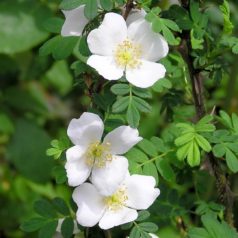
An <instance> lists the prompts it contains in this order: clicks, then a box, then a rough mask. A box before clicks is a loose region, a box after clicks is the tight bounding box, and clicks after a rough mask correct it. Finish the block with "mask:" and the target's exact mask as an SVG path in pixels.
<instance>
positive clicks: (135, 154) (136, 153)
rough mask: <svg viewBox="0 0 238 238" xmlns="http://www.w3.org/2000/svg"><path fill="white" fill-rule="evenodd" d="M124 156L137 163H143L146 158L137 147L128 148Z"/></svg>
mask: <svg viewBox="0 0 238 238" xmlns="http://www.w3.org/2000/svg"><path fill="white" fill-rule="evenodd" d="M126 158H127V159H128V160H131V161H134V162H137V163H144V162H145V161H147V160H148V157H147V155H146V154H145V153H143V152H142V151H141V150H138V149H137V148H132V149H130V150H129V151H128V152H127V153H126Z"/></svg>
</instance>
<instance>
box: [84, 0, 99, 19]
mask: <svg viewBox="0 0 238 238" xmlns="http://www.w3.org/2000/svg"><path fill="white" fill-rule="evenodd" d="M97 10H98V3H97V0H87V1H86V5H85V8H84V15H85V16H86V17H87V18H88V19H89V20H92V19H93V18H94V17H96V16H97Z"/></svg>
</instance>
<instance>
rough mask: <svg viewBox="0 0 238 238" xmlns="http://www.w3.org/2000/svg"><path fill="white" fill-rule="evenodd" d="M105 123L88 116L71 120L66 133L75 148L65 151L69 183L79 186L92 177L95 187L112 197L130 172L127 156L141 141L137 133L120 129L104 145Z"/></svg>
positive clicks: (92, 115)
mask: <svg viewBox="0 0 238 238" xmlns="http://www.w3.org/2000/svg"><path fill="white" fill-rule="evenodd" d="M103 130H104V125H103V121H102V120H101V118H100V117H99V116H98V115H97V114H94V113H88V112H85V113H83V114H82V115H81V117H80V118H79V119H73V120H71V122H70V124H69V127H68V130H67V133H68V136H69V138H70V139H71V141H72V142H73V144H74V145H75V146H73V147H71V148H69V149H68V150H67V151H66V158H67V162H66V164H65V168H66V172H67V177H68V183H69V185H70V186H78V185H80V184H82V183H84V182H85V181H86V180H87V178H88V177H89V176H90V175H91V181H92V183H93V184H94V185H95V186H96V187H97V189H98V190H99V191H100V192H101V193H102V194H104V195H110V194H112V193H113V192H114V191H115V190H116V188H117V187H118V185H119V184H120V183H121V181H122V180H123V179H124V178H125V176H126V174H127V171H128V161H127V159H126V158H125V157H124V156H120V155H122V154H124V153H126V152H127V151H128V150H129V149H130V148H131V147H133V146H134V145H135V144H137V143H138V142H139V141H140V140H142V138H141V137H139V135H138V130H137V129H133V128H131V127H130V126H120V127H118V128H116V129H114V130H113V131H111V132H110V133H108V134H107V135H106V136H105V138H104V140H103V142H101V138H102V134H103Z"/></svg>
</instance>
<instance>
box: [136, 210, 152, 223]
mask: <svg viewBox="0 0 238 238" xmlns="http://www.w3.org/2000/svg"><path fill="white" fill-rule="evenodd" d="M149 216H150V213H149V212H148V211H146V210H145V211H140V212H138V218H137V219H136V221H137V222H138V221H144V220H146V219H147V218H149Z"/></svg>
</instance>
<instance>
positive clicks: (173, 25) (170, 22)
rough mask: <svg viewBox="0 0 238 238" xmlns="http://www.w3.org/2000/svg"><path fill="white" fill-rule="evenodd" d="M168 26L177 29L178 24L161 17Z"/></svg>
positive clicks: (173, 29)
mask: <svg viewBox="0 0 238 238" xmlns="http://www.w3.org/2000/svg"><path fill="white" fill-rule="evenodd" d="M161 20H162V21H163V23H164V25H166V26H167V27H168V28H170V29H171V30H172V31H179V32H180V29H179V26H178V25H177V24H176V22H174V21H172V20H169V19H161Z"/></svg>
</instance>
